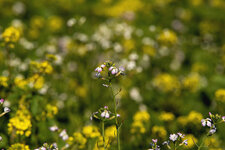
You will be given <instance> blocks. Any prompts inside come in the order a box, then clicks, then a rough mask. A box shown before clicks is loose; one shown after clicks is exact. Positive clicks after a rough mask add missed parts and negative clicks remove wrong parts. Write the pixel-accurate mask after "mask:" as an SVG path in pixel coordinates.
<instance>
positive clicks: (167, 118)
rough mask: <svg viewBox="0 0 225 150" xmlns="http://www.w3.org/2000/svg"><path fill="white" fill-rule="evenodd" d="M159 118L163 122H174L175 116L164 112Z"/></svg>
mask: <svg viewBox="0 0 225 150" xmlns="http://www.w3.org/2000/svg"><path fill="white" fill-rule="evenodd" d="M159 118H160V119H161V120H163V121H173V120H174V118H175V116H174V114H173V113H170V112H162V113H161V115H160V117H159Z"/></svg>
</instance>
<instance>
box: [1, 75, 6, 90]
mask: <svg viewBox="0 0 225 150" xmlns="http://www.w3.org/2000/svg"><path fill="white" fill-rule="evenodd" d="M1 86H2V87H8V77H5V76H0V87H1Z"/></svg>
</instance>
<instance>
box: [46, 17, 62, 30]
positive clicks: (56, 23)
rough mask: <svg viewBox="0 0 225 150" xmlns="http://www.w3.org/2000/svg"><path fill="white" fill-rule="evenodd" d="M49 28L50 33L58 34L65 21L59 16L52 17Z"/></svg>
mask: <svg viewBox="0 0 225 150" xmlns="http://www.w3.org/2000/svg"><path fill="white" fill-rule="evenodd" d="M48 26H49V29H50V31H52V32H57V31H59V30H60V29H61V28H62V26H63V19H62V18H60V17H58V16H52V17H50V18H49V20H48Z"/></svg>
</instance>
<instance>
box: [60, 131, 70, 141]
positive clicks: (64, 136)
mask: <svg viewBox="0 0 225 150" xmlns="http://www.w3.org/2000/svg"><path fill="white" fill-rule="evenodd" d="M59 136H60V137H61V138H62V140H63V141H65V140H67V139H68V138H69V136H68V134H67V133H66V130H65V129H64V130H62V132H60V134H59Z"/></svg>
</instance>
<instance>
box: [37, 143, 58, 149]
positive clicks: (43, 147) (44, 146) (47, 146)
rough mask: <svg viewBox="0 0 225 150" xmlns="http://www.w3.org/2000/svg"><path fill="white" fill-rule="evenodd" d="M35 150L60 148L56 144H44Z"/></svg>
mask: <svg viewBox="0 0 225 150" xmlns="http://www.w3.org/2000/svg"><path fill="white" fill-rule="evenodd" d="M34 150H58V146H57V144H56V143H53V144H51V145H49V144H48V143H44V144H43V146H41V147H39V148H36V149H34Z"/></svg>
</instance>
